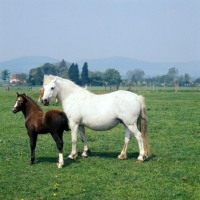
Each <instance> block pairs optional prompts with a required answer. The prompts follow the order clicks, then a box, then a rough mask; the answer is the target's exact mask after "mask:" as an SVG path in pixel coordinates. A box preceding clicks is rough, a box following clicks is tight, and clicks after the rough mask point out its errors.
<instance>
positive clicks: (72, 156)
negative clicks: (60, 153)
mask: <svg viewBox="0 0 200 200" xmlns="http://www.w3.org/2000/svg"><path fill="white" fill-rule="evenodd" d="M77 156H78V154H77V153H76V154H70V155H69V156H68V159H70V160H75V159H76V158H77Z"/></svg>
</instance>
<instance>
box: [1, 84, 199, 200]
mask: <svg viewBox="0 0 200 200" xmlns="http://www.w3.org/2000/svg"><path fill="white" fill-rule="evenodd" d="M16 91H18V92H20V93H21V92H25V93H26V94H27V95H29V96H30V97H32V98H34V99H35V100H37V99H38V91H39V87H35V88H33V91H28V87H22V88H21V90H19V89H18V88H16V87H12V88H10V91H9V92H7V91H4V90H3V88H1V87H0V110H1V118H0V140H1V142H0V199H16V200H18V199H19V200H20V199H24V200H26V199H28V200H32V199H33V200H34V199H48V200H49V199H70V200H71V199H86V200H90V199H91V200H93V199H155V200H157V199H162V200H163V199H180V200H182V199H194V200H197V199H200V193H199V191H200V175H199V174H200V173H199V167H200V155H199V150H200V117H199V108H200V93H199V92H197V90H194V91H193V90H191V88H190V89H189V90H188V91H185V90H181V92H177V93H175V92H173V91H174V90H173V89H171V91H170V90H166V91H165V90H164V91H163V90H156V91H155V92H145V91H146V90H143V91H138V93H139V94H142V95H143V96H145V99H146V106H147V112H148V126H149V143H150V146H151V151H152V157H151V158H150V159H148V160H147V161H145V162H143V163H136V159H137V156H138V145H137V142H136V139H135V138H132V140H131V142H130V145H129V148H128V158H127V159H126V160H118V159H117V156H118V154H119V153H120V151H121V150H122V147H123V144H124V128H123V126H122V125H118V126H117V127H116V128H114V129H112V130H109V131H105V132H99V131H96V132H95V131H92V130H89V129H86V131H87V138H88V145H89V147H90V149H91V155H90V157H88V158H87V159H82V158H81V157H80V156H79V157H78V158H77V159H76V160H74V161H70V160H67V156H68V154H69V153H70V152H71V142H70V140H71V136H70V132H65V134H64V141H65V144H64V156H65V166H64V167H63V168H62V169H57V166H56V161H57V156H58V153H57V148H56V145H55V143H54V141H53V139H52V138H51V136H50V135H49V134H48V135H39V137H38V142H37V147H36V161H35V164H34V165H29V159H30V147H29V138H28V136H27V133H26V128H25V126H24V117H23V115H22V113H17V114H13V113H12V111H11V109H12V107H13V105H14V100H15V97H16V95H15V93H16ZM41 107H42V108H43V109H44V110H48V109H50V108H53V107H56V108H60V109H61V106H60V105H59V104H58V105H56V104H55V103H53V105H52V106H50V107H44V106H42V105H41ZM82 149H83V147H82V143H81V140H80V136H79V137H78V144H77V150H78V151H79V152H82Z"/></svg>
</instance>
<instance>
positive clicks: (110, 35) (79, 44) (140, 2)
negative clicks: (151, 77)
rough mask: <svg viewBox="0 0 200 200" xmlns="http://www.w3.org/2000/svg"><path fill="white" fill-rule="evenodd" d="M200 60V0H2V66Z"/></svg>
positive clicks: (0, 32)
mask: <svg viewBox="0 0 200 200" xmlns="http://www.w3.org/2000/svg"><path fill="white" fill-rule="evenodd" d="M23 56H48V57H52V58H56V59H65V60H67V61H70V62H76V61H78V60H80V59H94V58H105V57H111V56H123V57H130V58H135V59H139V60H144V61H155V62H160V61H169V62H170V61H197V60H200V0H0V62H2V61H6V60H10V59H14V58H18V57H23Z"/></svg>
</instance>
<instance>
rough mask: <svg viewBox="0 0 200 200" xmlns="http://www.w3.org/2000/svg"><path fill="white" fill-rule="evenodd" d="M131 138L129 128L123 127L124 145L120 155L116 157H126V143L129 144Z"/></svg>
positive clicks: (121, 158)
mask: <svg viewBox="0 0 200 200" xmlns="http://www.w3.org/2000/svg"><path fill="white" fill-rule="evenodd" d="M130 139H131V132H130V130H129V129H128V128H127V127H126V129H125V142H124V147H123V149H122V151H121V153H120V155H119V156H118V159H120V160H123V159H126V157H127V156H126V151H127V148H128V144H129V141H130Z"/></svg>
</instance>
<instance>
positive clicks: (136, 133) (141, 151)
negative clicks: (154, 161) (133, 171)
mask: <svg viewBox="0 0 200 200" xmlns="http://www.w3.org/2000/svg"><path fill="white" fill-rule="evenodd" d="M128 129H129V130H130V131H131V132H132V133H133V134H134V136H135V138H136V139H137V141H138V146H139V156H138V158H137V162H142V161H144V158H145V149H144V141H143V137H142V133H141V132H140V131H139V130H138V128H137V125H136V124H134V125H129V126H128Z"/></svg>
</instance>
